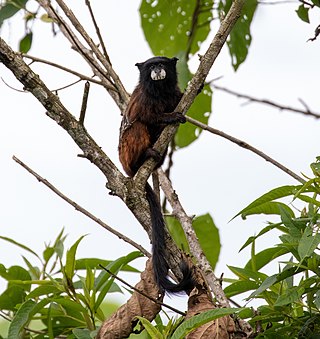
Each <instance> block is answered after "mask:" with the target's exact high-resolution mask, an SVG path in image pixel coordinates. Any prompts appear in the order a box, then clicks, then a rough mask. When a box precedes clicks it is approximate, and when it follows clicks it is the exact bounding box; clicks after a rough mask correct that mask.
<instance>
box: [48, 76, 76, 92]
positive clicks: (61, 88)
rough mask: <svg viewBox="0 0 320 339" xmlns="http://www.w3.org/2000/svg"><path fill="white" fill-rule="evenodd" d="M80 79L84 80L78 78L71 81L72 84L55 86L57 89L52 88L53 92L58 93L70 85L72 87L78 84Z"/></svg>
mask: <svg viewBox="0 0 320 339" xmlns="http://www.w3.org/2000/svg"><path fill="white" fill-rule="evenodd" d="M80 81H82V80H81V79H78V80H76V81H73V82H71V83H70V84H68V85H65V86H62V87H59V88H55V89H53V90H51V91H52V92H53V93H56V94H57V93H58V92H59V91H62V90H64V89H66V88H69V87H72V86H74V85H75V84H77V83H78V82H80Z"/></svg>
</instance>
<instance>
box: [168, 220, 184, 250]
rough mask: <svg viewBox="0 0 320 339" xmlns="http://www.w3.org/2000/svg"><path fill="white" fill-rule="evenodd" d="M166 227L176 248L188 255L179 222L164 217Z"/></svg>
mask: <svg viewBox="0 0 320 339" xmlns="http://www.w3.org/2000/svg"><path fill="white" fill-rule="evenodd" d="M165 219H166V225H167V228H168V230H169V232H170V235H171V236H172V238H173V240H174V242H175V243H176V244H177V246H178V247H179V248H180V249H182V250H183V251H184V252H186V253H190V248H189V243H188V241H187V238H186V235H185V233H184V231H183V228H182V226H181V224H180V222H179V221H178V220H177V219H176V218H174V217H171V216H169V217H166V218H165Z"/></svg>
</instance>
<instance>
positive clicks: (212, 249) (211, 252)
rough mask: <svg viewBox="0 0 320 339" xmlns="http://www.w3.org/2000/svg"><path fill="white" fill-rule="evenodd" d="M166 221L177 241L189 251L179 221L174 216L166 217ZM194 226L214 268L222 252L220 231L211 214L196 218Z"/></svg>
mask: <svg viewBox="0 0 320 339" xmlns="http://www.w3.org/2000/svg"><path fill="white" fill-rule="evenodd" d="M166 223H167V226H168V229H169V231H170V234H171V236H172V238H173V239H174V241H175V243H176V244H177V245H178V246H179V247H180V248H181V249H182V250H183V251H185V252H187V253H189V252H190V249H189V244H188V241H187V239H186V236H185V234H184V231H183V229H182V227H181V225H180V223H179V221H178V220H177V219H175V218H172V217H167V218H166ZM192 227H193V229H194V231H195V233H196V235H197V238H198V240H199V243H200V246H201V248H202V250H203V253H204V254H205V256H206V258H207V259H208V261H209V263H210V265H211V267H212V269H214V268H215V266H216V264H217V262H218V259H219V254H220V249H221V244H220V236H219V231H218V229H217V227H216V225H215V224H214V221H213V219H212V217H211V215H210V214H204V215H201V216H198V217H196V218H194V220H193V222H192Z"/></svg>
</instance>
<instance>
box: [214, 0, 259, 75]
mask: <svg viewBox="0 0 320 339" xmlns="http://www.w3.org/2000/svg"><path fill="white" fill-rule="evenodd" d="M231 4H232V0H220V4H219V16H220V17H224V15H225V13H227V12H228V11H229V9H230V7H231ZM257 5H258V1H257V0H246V1H245V3H244V6H243V9H242V13H241V17H240V18H239V19H238V21H237V22H236V24H235V26H234V28H233V29H232V31H231V33H230V36H229V39H228V40H227V45H228V47H229V53H230V55H231V61H232V66H233V68H234V70H235V71H236V70H237V69H238V67H239V66H240V65H241V64H242V63H243V62H244V61H245V60H246V57H247V55H248V50H249V47H250V45H251V40H252V38H251V33H250V25H251V22H252V19H253V16H254V13H255V11H256V8H257Z"/></svg>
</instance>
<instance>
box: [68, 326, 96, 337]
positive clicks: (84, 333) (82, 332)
mask: <svg viewBox="0 0 320 339" xmlns="http://www.w3.org/2000/svg"><path fill="white" fill-rule="evenodd" d="M72 333H73V334H74V335H75V337H76V338H77V339H92V337H91V335H90V333H91V332H90V331H89V330H88V329H86V328H84V329H82V328H75V329H73V330H72Z"/></svg>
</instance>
